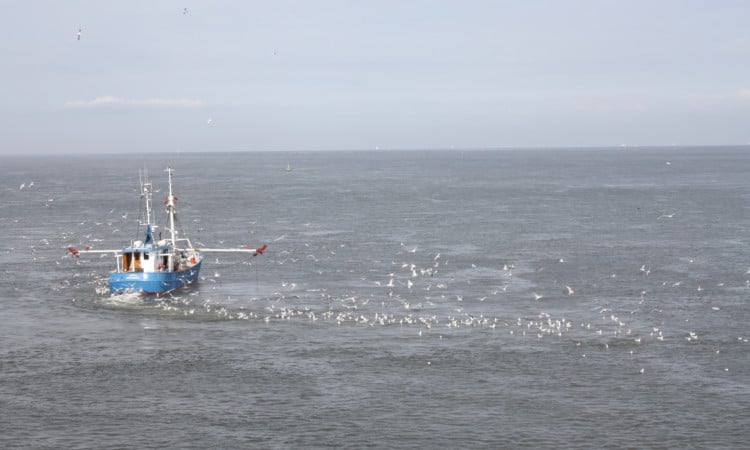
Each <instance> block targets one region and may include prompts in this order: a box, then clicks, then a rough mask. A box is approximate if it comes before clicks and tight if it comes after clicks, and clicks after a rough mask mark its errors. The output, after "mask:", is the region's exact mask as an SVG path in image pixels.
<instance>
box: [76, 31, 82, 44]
mask: <svg viewBox="0 0 750 450" xmlns="http://www.w3.org/2000/svg"><path fill="white" fill-rule="evenodd" d="M76 38H77V40H79V41H80V40H81V29H80V28H79V29H78V33H76Z"/></svg>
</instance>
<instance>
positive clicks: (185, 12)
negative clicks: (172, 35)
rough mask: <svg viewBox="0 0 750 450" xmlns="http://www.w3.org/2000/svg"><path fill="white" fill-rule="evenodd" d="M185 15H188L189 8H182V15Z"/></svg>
mask: <svg viewBox="0 0 750 450" xmlns="http://www.w3.org/2000/svg"><path fill="white" fill-rule="evenodd" d="M185 14H187V8H182V15H183V16H184V15H185Z"/></svg>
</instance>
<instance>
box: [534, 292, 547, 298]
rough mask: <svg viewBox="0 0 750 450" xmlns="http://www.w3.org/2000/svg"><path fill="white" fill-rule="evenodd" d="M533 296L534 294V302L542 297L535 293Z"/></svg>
mask: <svg viewBox="0 0 750 450" xmlns="http://www.w3.org/2000/svg"><path fill="white" fill-rule="evenodd" d="M533 294H534V300H539V299H541V298H543V297H544V296H543V295H542V294H537V293H536V292H533Z"/></svg>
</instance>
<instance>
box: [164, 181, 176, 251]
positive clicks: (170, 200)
mask: <svg viewBox="0 0 750 450" xmlns="http://www.w3.org/2000/svg"><path fill="white" fill-rule="evenodd" d="M164 171H165V172H167V174H168V176H169V195H168V196H167V199H166V202H167V216H168V220H169V235H170V238H171V240H172V247H173V248H176V247H177V242H176V238H175V234H176V232H175V229H174V215H175V208H174V203H175V201H176V200H177V199H176V198H175V196H174V195H173V194H172V172H173V171H174V170H173V169H172V168H171V167H167V168H166V170H164Z"/></svg>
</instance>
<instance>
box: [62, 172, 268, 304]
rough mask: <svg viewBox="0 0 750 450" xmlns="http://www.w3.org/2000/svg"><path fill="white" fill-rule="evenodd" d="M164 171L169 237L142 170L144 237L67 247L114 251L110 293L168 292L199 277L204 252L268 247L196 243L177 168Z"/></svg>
mask: <svg viewBox="0 0 750 450" xmlns="http://www.w3.org/2000/svg"><path fill="white" fill-rule="evenodd" d="M165 172H167V175H168V182H169V195H167V196H166V197H164V204H165V205H166V213H167V219H166V220H167V223H166V231H167V237H166V239H162V237H161V236H162V233H161V232H159V231H158V229H159V226H158V225H157V224H156V222H155V219H154V211H153V203H152V197H153V186H152V184H151V182H150V181H149V180H148V177H147V176H146V175H145V174H144V173H141V177H140V193H141V200H142V206H143V211H142V216H141V218H140V219H139V222H138V226H139V227H141V226H144V227H145V235H144V238H143V240H134V241H131V242H130V244H129V245H127V246H126V247H124V248H122V249H116V250H95V249H92V248H90V247H86V248H84V249H82V250H79V249H77V248H75V247H68V251H69V252H70V253H71V254H72V255H73V256H75V257H80V255H81V254H86V253H110V254H113V255H114V257H115V263H116V269H115V270H114V271H113V272H111V273H110V275H109V292H110V294H142V295H160V294H165V293H167V292H170V291H173V290H175V289H179V288H181V287H183V286H187V285H189V284H192V283H194V282H195V281H197V280H198V276H199V274H200V270H201V265H202V264H203V259H204V254H205V253H212V252H236V253H249V254H251V258H252V257H255V256H258V255H260V254H263V252H264V251H265V250H266V245H265V244H263V245H261V246H260V247H258V248H250V247H242V248H195V247H193V244H192V243H191V242H190V239H188V237H187V234H186V233H185V232H184V231H183V230H182V227H181V226H180V222H179V220H178V218H177V210H176V207H175V205H176V203H177V197H175V196H174V194H173V192H172V173H173V172H174V170H173V169H172V168H170V167H168V168H167V169H166V170H165ZM155 236H156V237H155Z"/></svg>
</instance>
